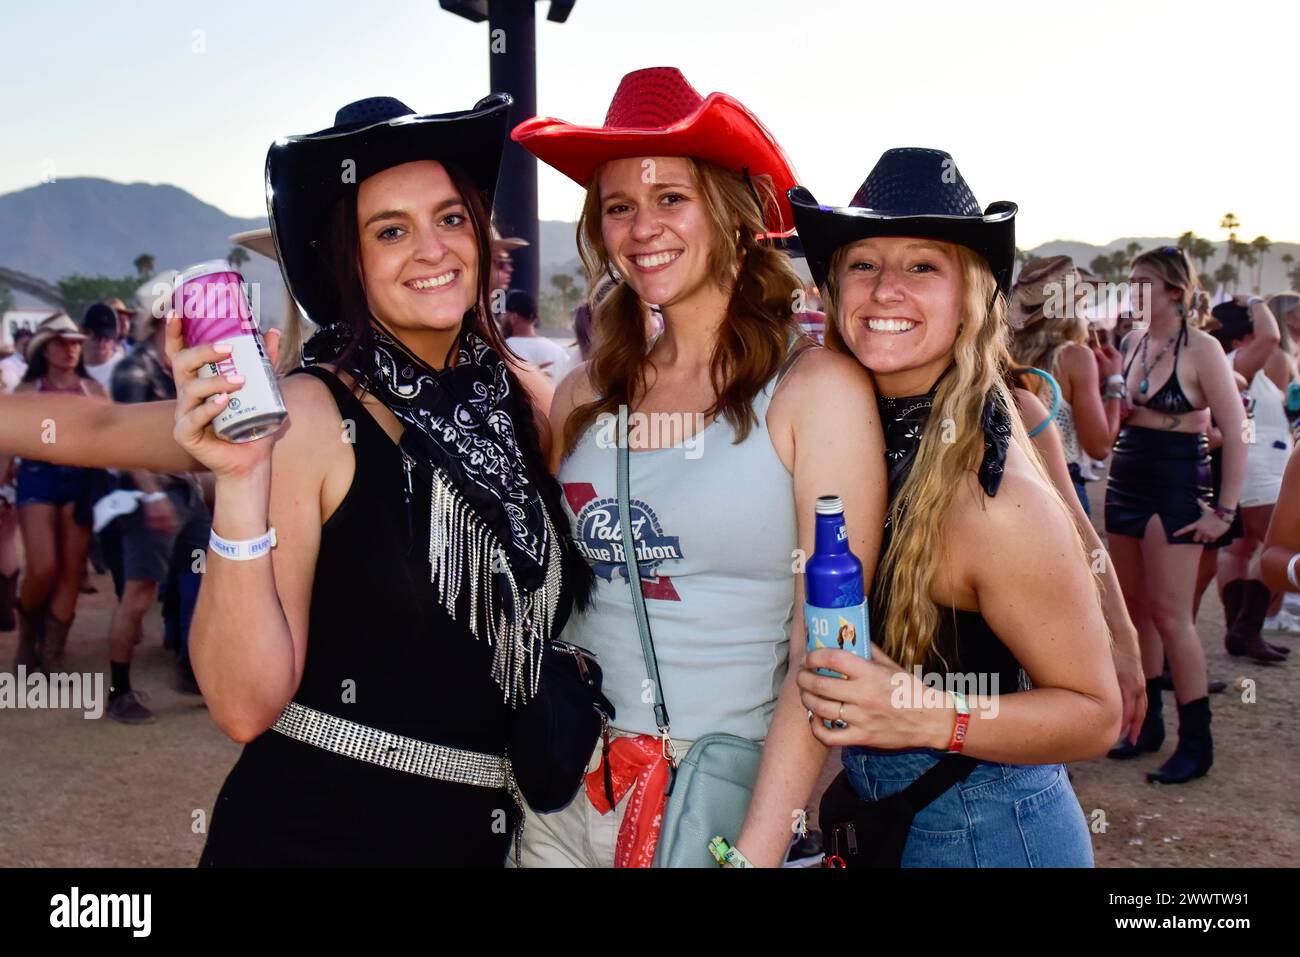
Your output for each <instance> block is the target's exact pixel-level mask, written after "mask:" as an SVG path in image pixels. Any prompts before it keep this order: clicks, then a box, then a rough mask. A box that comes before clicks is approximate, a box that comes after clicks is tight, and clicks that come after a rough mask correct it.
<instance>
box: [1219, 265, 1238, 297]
mask: <svg viewBox="0 0 1300 957" xmlns="http://www.w3.org/2000/svg"><path fill="white" fill-rule="evenodd" d="M1214 282H1215V284H1216V285H1218V286H1227V285H1231V286H1232V288H1233V291H1234V292H1235V291H1236V288H1237V267H1236V266H1234V265H1233V264H1232V263H1230V262H1227V261H1225V262H1224V263H1223V265H1221V266H1220V267H1219V268H1218V269H1216V270H1215V271H1214Z"/></svg>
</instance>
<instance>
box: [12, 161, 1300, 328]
mask: <svg viewBox="0 0 1300 957" xmlns="http://www.w3.org/2000/svg"><path fill="white" fill-rule="evenodd" d="M264 226H266V220H265V219H264V218H256V217H254V218H247V219H245V218H240V217H237V216H230V215H228V214H227V213H224V212H222V211H221V210H220V209H217V208H216V207H215V206H212V205H210V204H208V203H204V202H202V201H201V200H199V199H197V198H196V197H194V196H193V195H191V194H190V193H187V192H186V191H185V190H183V189H179V188H178V187H175V186H170V185H166V184H151V183H116V182H112V181H109V180H105V179H96V178H90V177H80V178H74V179H65V180H58V181H56V182H52V183H42V184H39V185H36V186H32V187H29V188H26V189H21V190H17V191H15V192H12V193H6V194H4V195H0V268H8V269H12V270H17V271H19V272H22V273H25V274H27V275H30V276H34V277H37V278H39V279H44V280H46V281H48V282H51V283H53V282H55V281H57V280H58V279H61V278H63V277H65V276H68V275H72V274H81V275H87V276H95V275H104V276H114V277H117V276H126V275H130V274H131V273H133V272H134V267H133V266H132V263H133V261H134V260H135V258H136V257H137V256H138V255H140V254H141V253H148V254H150V255H152V256H153V257H154V260H155V263H156V265H157V268H158V269H159V270H162V269H166V268H177V269H181V268H184V267H185V266H188V265H191V264H193V263H197V262H202V261H204V260H207V259H219V258H223V257H224V256H225V255H226V254H227V253H228V252H229V251H230V247H231V242H230V236H231V235H232V234H233V233H238V232H242V231H245V230H249V229H257V228H259V227H264ZM539 237H540V239H539V245H540V259H541V276H542V289H541V290H540V292H542V293H543V294H546V293H548V292H551V291H552V287H551V285H550V283H549V277H550V276H551V275H553V274H555V273H557V272H565V273H569V274H576V273H578V272H580V264H579V260H578V255H577V246H576V240H575V230H574V224H573V223H567V222H558V221H552V220H545V221H543V222H542V223H541V226H540V230H539ZM1175 241H1176V240H1175V238H1174V237H1172V236H1155V237H1150V236H1148V237H1121V238H1118V239H1115V240H1112V241H1111V242H1109V243H1106V244H1105V245H1100V246H1099V245H1094V244H1091V243H1083V242H1072V241H1068V240H1053V241H1052V242H1049V243H1044V244H1042V245H1040V246H1038V247H1035V248H1034V249H1032V250H1029V251H1028V252H1029V253H1031V254H1033V255H1058V254H1064V255H1068V256H1070V257H1072V258H1073V259H1074V261H1075V262H1076V263H1078V264H1079V265H1081V266H1087V265H1088V264H1089V263H1090V262H1091V261H1092V260H1093V258H1094V257H1096V256H1097V255H1099V254H1103V253H1113V252H1115V251H1117V250H1123V249H1124V248H1125V247H1126V246H1128V245H1129V244H1130V243H1137V244H1139V245H1140V246H1141V247H1142V248H1143V249H1149V248H1151V247H1153V246H1158V245H1164V244H1171V243H1173V242H1175ZM1223 245H1224V244H1223V243H1216V244H1215V246H1216V253H1215V256H1214V258H1213V259H1211V261H1210V270H1209V271H1210V272H1213V270H1214V268H1215V267H1216V266H1217V265H1218V264H1219V263H1220V262H1221V261H1222V257H1223ZM1288 253H1289V254H1290V255H1292V256H1294V257H1296V259H1297V261H1300V245H1298V244H1295V243H1283V242H1278V243H1275V244H1274V245H1273V248H1272V250H1271V251H1270V252H1269V254H1268V255H1267V257H1266V258H1265V264H1264V271H1263V282H1262V288H1263V289H1264V290H1265V292H1270V291H1276V290H1279V289H1285V288H1288V287H1289V286H1290V285H1291V283H1290V281H1289V279H1288V278H1287V266H1286V264H1284V263H1283V262H1282V260H1281V256H1282V255H1284V254H1288ZM800 265H802V264H800ZM243 268H244V272H245V275H246V278H247V279H248V280H249V281H250V282H259V283H263V284H265V286H264V288H265V289H276V290H279V289H280V285H279V283H280V273H279V269H278V267H277V266H276V265H275V264H274V263H273V262H271V261H270V260H268V259H266V258H264V257H262V256H259V255H257V254H250V258H249V261H248V262H247V263H245V265H244V267H243ZM1246 286H1247V284H1246V283H1243V286H1242V288H1243V289H1244V288H1246ZM262 299H263V301H262V308H263V321H264V322H266V323H269V324H278V323H279V321H280V320H281V319H282V318H283V312H284V309H285V302H284V297H283V296H282V295H280V294H279V292H278V291H277V292H276V293H275V294H269V295H264V296H263V297H262ZM14 300H15V302H16V304H17V305H18V306H20V307H24V306H27V307H32V306H38V305H43V304H42V303H40V301H39V300H38V299H35V298H34V297H32V296H31V295H29V294H27V293H25V292H22V291H20V290H14Z"/></svg>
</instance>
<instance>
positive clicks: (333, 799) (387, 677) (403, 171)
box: [0, 95, 591, 866]
mask: <svg viewBox="0 0 1300 957" xmlns="http://www.w3.org/2000/svg"><path fill="white" fill-rule="evenodd" d="M509 105H510V98H509V97H507V96H504V95H494V96H491V97H488V98H486V99H484V100H482V101H480V102H479V103H478V104H477V105H476V106H475V107H474V108H473V109H471V110H467V111H463V112H459V113H450V114H439V115H427V116H417V115H415V113H414V111H413V110H411V109H410V108H409V107H406V106H405V105H403V104H402V103H400V102H398V101H397V100H394V99H392V98H389V97H377V98H372V99H369V100H362V101H359V102H357V103H353V104H349V105H348V106H346V107H344V108H343V109H341V110H340V111H339V112H338V114H337V116H336V119H335V123H334V125H333V126H332V127H330V128H328V129H325V130H321V131H319V132H317V133H313V134H309V135H306V136H298V137H291V138H288V139H285V140H280V141H277V143H276V144H275V145H273V146H272V147H271V149H270V151H269V153H268V157H267V196H268V212H269V214H270V219H271V226H272V231H273V234H274V236H275V241H276V247H277V252H278V254H279V255H278V258H279V261H280V264H281V267H282V269H283V272H284V276H285V280H286V282H287V284H288V287H289V289H290V291H291V293H292V295H293V297H294V299H295V300H296V302H297V305H298V307H299V308H300V309H301V310H302V311H303V312H304V314H305V315H307V316H308V317H309V318H310V319H312V320H313V321H314V322H315V323H317V324H318V325H319V326H320V328H321V331H320V332H319V333H318V334H317V336H316V337H314V338H313V339H312V340H310V341H309V342H308V343H307V344H306V346H305V347H304V353H305V359H306V361H307V367H306V368H305V369H304V370H302V374H298V375H292V376H289V377H287V378H286V379H285V381H284V383H283V388H282V391H283V395H284V399H285V403H286V405H287V406H288V409H289V417H288V420H287V422H288V425H287V427H285V428H283V429H282V430H281V431H280V432H279V433H278V434H277V435H276V436H275V437H274V438H273V439H266V440H259V441H255V442H251V443H244V444H233V443H229V442H226V441H224V440H221V439H219V438H217V437H216V436H215V435H214V433H213V432H212V430H211V428H210V423H211V421H212V419H213V417H214V416H215V415H216V414H217V413H218V412H219V411H220V410H221V409H222V408H224V407H225V406H226V404H227V403H229V402H233V401H235V400H237V398H238V396H239V385H240V382H239V380H238V378H237V377H235V378H229V379H228V378H226V377H224V376H214V377H210V378H200V377H198V375H197V372H198V370H199V369H200V368H201V367H202V366H204V365H205V364H206V363H210V362H218V361H220V360H221V358H222V356H223V352H222V350H221V349H219V348H218V347H217V345H215V344H214V345H204V346H196V347H194V348H188V349H186V348H183V342H182V341H181V331H180V329H179V325H180V323H179V321H178V320H176V319H174V318H173V319H171V320H170V325H169V328H168V335H169V348H168V352H169V355H170V356H171V359H172V369H173V372H174V374H175V376H176V379H177V393H178V400H177V401H176V402H175V403H157V404H154V405H152V406H150V405H137V406H130V407H125V408H121V409H114V410H112V411H111V412H110V413H109V414H107V415H103V416H99V417H96V416H95V415H93V414H92V413H90V412H89V411H88V410H87V409H86V408H85V407H84V406H77V405H73V404H70V403H68V404H64V405H63V406H61V407H60V408H58V409H52V410H47V412H46V414H47V415H48V414H53V415H57V416H58V417H59V421H60V436H59V437H60V442H59V444H58V453H57V454H58V455H59V456H60V458H61V459H62V460H73V461H78V460H80V461H88V462H91V463H99V464H106V465H118V466H130V467H141V468H149V469H154V470H186V469H195V468H208V469H210V470H211V471H212V472H213V473H215V476H216V504H215V508H214V511H213V523H212V529H213V540H212V544H211V548H210V550H209V554H208V559H207V563H206V571H205V574H204V581H203V588H202V590H201V593H200V597H199V601H198V607H197V609H196V611H195V616H194V621H193V625H192V632H191V638H190V648H191V658H192V661H193V665H194V671H195V674H196V676H197V678H198V681H199V684H200V685H201V686H202V689H203V693H204V696H205V697H206V699H207V704H208V706H209V709H210V710H211V712H212V715H213V718H214V720H215V721H216V722H217V723H218V725H219V726H220V727H221V728H222V730H223V731H224V732H226V733H227V734H228V735H229V736H230V737H232V738H234V739H235V740H237V741H239V742H241V743H243V744H244V745H245V747H244V750H243V752H242V754H241V756H240V759H239V761H238V763H237V764H236V765H235V767H234V769H233V770H232V771H231V773H230V775H229V777H228V778H227V779H226V782H225V785H224V786H223V788H222V790H221V793H220V795H219V796H218V798H217V801H216V806H215V809H214V812H213V817H212V821H211V826H210V828H209V831H208V839H207V844H206V846H205V849H204V852H203V857H202V859H201V861H200V863H201V864H202V865H210V866H229V865H299V866H301V865H323V866H338V865H384V864H387V865H394V864H396V865H426V866H427V865H447V866H452V865H460V866H500V865H501V864H502V863H503V862H504V859H505V857H506V852H507V848H508V845H509V842H510V837H511V833H512V831H514V830H515V828H516V826H517V825H518V824H519V822H520V820H521V814H520V811H521V808H520V807H519V800H520V798H519V787H518V786H517V778H516V775H515V767H516V765H517V764H518V760H517V759H518V756H519V753H518V749H515V748H514V747H513V746H511V743H512V742H513V740H514V735H515V732H516V730H517V728H518V726H519V724H521V723H522V722H521V721H520V720H517V719H516V715H518V714H521V713H522V714H527V713H528V712H526V711H524V710H523V709H524V706H525V704H526V703H528V702H530V701H533V700H536V698H537V693H538V690H539V682H540V678H539V673H540V671H541V665H542V657H543V649H544V648H545V647H547V646H548V644H549V642H550V641H551V640H552V639H553V638H554V636H555V635H556V634H557V633H558V632H559V631H560V629H561V628H562V627H563V625H564V621H565V619H566V618H567V616H568V613H569V610H570V608H571V607H572V606H573V605H574V604H575V603H577V604H581V603H582V601H583V600H584V599H585V594H586V591H587V589H588V588H589V584H590V578H591V573H590V570H589V569H588V567H587V565H586V563H585V562H584V561H583V560H582V558H581V556H580V555H579V554H578V552H577V550H576V548H575V547H574V544H573V541H572V539H571V537H570V536H569V535H568V534H567V532H568V528H567V519H566V517H565V515H564V513H563V511H562V507H561V505H560V489H559V486H558V484H557V483H556V482H555V480H554V478H553V477H552V476H551V475H550V473H549V471H548V469H547V460H546V457H545V453H544V451H543V448H542V436H541V430H542V428H543V427H544V426H545V417H544V416H545V413H544V407H545V404H546V402H547V401H548V400H549V390H547V389H546V387H545V385H544V384H543V385H541V386H540V391H538V392H534V391H533V390H534V389H538V388H539V387H538V384H537V382H536V381H535V380H529V379H527V378H526V377H527V376H528V375H529V373H528V372H526V371H525V370H524V368H523V366H522V365H518V366H517V365H515V361H514V360H512V359H511V358H510V356H509V353H508V350H506V349H505V348H504V346H503V345H502V343H501V340H500V337H499V334H498V332H497V331H496V328H495V326H494V325H493V323H491V322H490V321H489V319H488V309H487V306H486V304H487V302H488V300H489V297H488V290H487V285H488V265H489V253H488V250H489V241H490V232H489V218H488V210H489V209H490V208H491V199H492V193H493V190H494V187H495V184H496V179H497V171H498V166H499V163H500V156H501V151H502V149H503V148H504V144H505V135H506V122H507V114H508V109H509ZM345 168H347V169H349V170H350V171H351V172H352V173H354V174H355V175H354V176H350V177H340V170H343V169H345ZM267 345H268V351H269V352H270V353H271V354H272V357H273V358H274V354H275V352H276V351H277V349H276V347H277V337H275V336H272V335H268V339H267ZM533 374H534V375H535V373H533ZM525 382H527V384H525ZM543 382H544V380H543ZM526 390H527V391H526ZM538 406H541V408H539V407H538ZM10 412H13V413H15V414H14V415H13V416H12V417H11V416H10V415H9V413H10ZM31 412H32V410H30V409H29V408H27V407H26V406H24V405H23V404H22V403H6V406H5V407H4V411H3V413H0V447H12V446H18V447H21V445H22V443H23V442H25V441H26V440H25V439H24V438H23V437H22V436H21V431H20V430H21V428H22V427H23V426H25V425H28V424H30V421H29V419H30V415H31ZM12 419H17V420H18V424H17V425H16V426H14V427H13V428H12V429H11V426H10V422H11V420H12ZM167 419H170V420H171V424H170V425H166V424H165V420H167ZM163 434H171V435H173V436H174V438H175V442H171V443H165V444H164V443H162V442H160V441H159V439H160V438H161V436H162V435H163ZM65 438H66V439H67V442H66V445H65V441H64V440H65ZM548 660H549V659H548ZM508 747H509V750H510V757H507V750H508Z"/></svg>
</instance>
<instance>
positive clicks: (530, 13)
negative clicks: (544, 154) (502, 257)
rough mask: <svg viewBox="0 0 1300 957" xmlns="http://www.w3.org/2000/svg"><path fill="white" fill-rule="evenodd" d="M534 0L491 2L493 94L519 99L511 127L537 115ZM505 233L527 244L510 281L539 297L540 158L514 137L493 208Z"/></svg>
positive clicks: (505, 156) (516, 257)
mask: <svg viewBox="0 0 1300 957" xmlns="http://www.w3.org/2000/svg"><path fill="white" fill-rule="evenodd" d="M536 9H537V5H536V3H535V0H490V3H489V4H488V51H489V53H488V62H489V64H490V67H491V84H492V92H494V93H509V94H510V95H511V96H513V97H514V98H515V105H514V107H513V109H512V111H511V115H510V121H511V125H512V126H513V125H515V124H518V123H522V122H523V121H524V120H526V119H528V118H529V117H530V116H535V115H536V113H537V41H536ZM494 211H495V216H496V222H497V227H498V228H499V229H500V230H501V235H502V236H518V237H519V238H520V239H526V240H528V245H527V246H525V247H523V248H522V249H517V250H515V252H514V254H513V256H512V257H511V258H512V259H513V261H514V266H515V271H514V276H513V278H512V279H511V285H513V286H514V287H515V288H516V289H524V290H527V291H528V293H529V294H531V295H532V296H533V298H534V300H536V299H537V287H538V271H539V269H538V266H539V258H538V248H537V240H538V230H537V162H536V160H534V159H533V157H532V154H530V153H528V152H526V151H525V150H524V149H523V148H522V147H521V146H519V144H517V143H515V142H514V141H513V140H511V141H509V142H507V143H506V149H505V153H504V154H503V155H502V158H501V178H500V180H499V181H498V183H497V192H496V203H495V206H494Z"/></svg>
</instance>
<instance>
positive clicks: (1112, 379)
mask: <svg viewBox="0 0 1300 957" xmlns="http://www.w3.org/2000/svg"><path fill="white" fill-rule="evenodd" d="M1127 384H1128V382H1127V380H1126V379H1125V378H1124V377H1123V376H1122V375H1120V374H1119V373H1118V372H1116V373H1115V374H1114V375H1112V376H1107V377H1106V385H1127Z"/></svg>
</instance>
